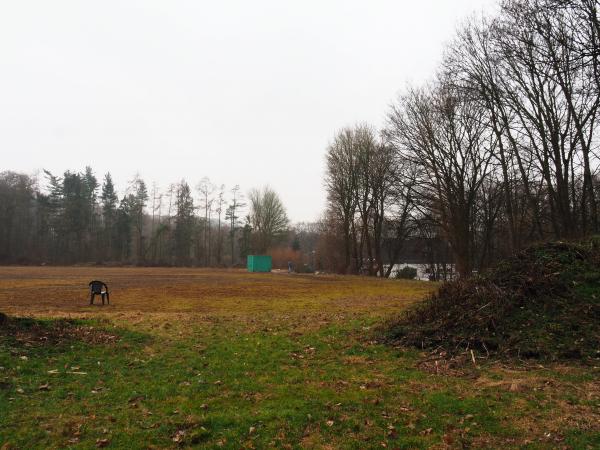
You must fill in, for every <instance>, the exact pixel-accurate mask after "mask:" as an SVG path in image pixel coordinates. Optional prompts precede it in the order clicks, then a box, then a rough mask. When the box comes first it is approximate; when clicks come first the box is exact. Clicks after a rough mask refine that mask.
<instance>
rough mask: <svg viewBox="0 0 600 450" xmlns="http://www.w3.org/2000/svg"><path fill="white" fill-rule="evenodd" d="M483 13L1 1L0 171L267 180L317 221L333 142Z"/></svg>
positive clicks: (465, 2) (120, 181)
mask: <svg viewBox="0 0 600 450" xmlns="http://www.w3.org/2000/svg"><path fill="white" fill-rule="evenodd" d="M495 4H496V1H495V0H418V1H412V0H396V1H393V0H389V1H384V0H371V1H352V0H335V1H333V0H331V1H329V0H320V1H307V0H303V1H283V0H253V1H249V0H239V1H228V0H223V1H211V2H208V1H174V0H168V1H167V0H164V1H149V0H139V1H122V0H118V1H106V0H103V1H93V2H92V1H81V0H74V1H61V0H56V1H47V0H41V1H26V0H0V152H1V155H2V163H1V166H0V170H16V171H23V172H27V173H35V172H36V171H39V170H41V169H42V168H44V169H48V170H50V171H52V172H55V173H57V174H60V173H62V172H63V171H64V170H66V169H73V170H83V168H84V167H85V166H86V165H90V166H92V168H93V169H94V170H95V172H96V174H97V175H98V178H101V177H102V175H103V174H104V173H105V172H106V171H109V170H110V172H111V173H112V175H113V178H114V179H115V181H116V183H117V186H118V188H119V189H120V191H121V192H122V191H123V189H124V187H125V185H126V183H127V181H128V180H130V179H131V178H133V176H134V175H135V173H136V172H139V173H140V175H141V176H142V177H143V178H144V179H145V180H146V181H147V183H148V184H149V185H151V183H152V181H156V182H158V183H159V185H160V186H161V187H163V188H166V186H167V185H168V184H169V183H171V182H176V181H178V180H180V179H181V178H185V179H186V180H187V181H188V182H189V183H190V185H192V186H195V185H196V184H197V183H198V181H199V180H200V179H201V178H202V177H203V176H209V177H210V178H211V180H212V181H213V182H215V183H218V184H221V183H225V184H226V185H227V186H228V187H231V186H233V185H234V184H239V185H240V186H241V187H242V189H243V190H244V191H247V190H248V189H249V188H251V187H254V186H260V185H263V184H265V183H268V184H270V185H271V186H272V187H273V188H274V189H276V190H277V191H278V192H279V194H280V195H281V197H282V199H283V201H284V203H285V205H286V207H287V209H288V213H289V215H290V218H291V219H292V220H294V221H300V220H315V219H316V218H317V217H318V216H319V215H320V213H321V211H322V209H323V207H324V203H325V193H324V190H323V186H322V177H323V170H324V152H325V149H326V146H327V144H328V142H329V140H330V139H331V137H332V136H333V134H334V132H335V131H336V130H338V129H340V128H341V127H343V126H346V125H352V124H354V123H356V122H362V121H367V122H370V123H372V124H373V125H375V126H378V127H379V126H381V125H382V124H383V121H384V116H385V113H386V111H387V107H388V105H389V104H390V102H391V101H392V100H393V99H394V98H395V97H396V95H397V93H398V92H399V91H400V90H401V89H402V88H403V87H404V86H406V85H407V83H412V84H418V83H421V82H423V81H426V80H427V79H429V78H430V77H431V76H432V74H433V73H434V71H435V69H436V66H437V64H438V63H439V61H440V59H441V56H442V51H443V44H444V42H447V41H448V40H450V39H451V38H452V37H453V34H454V31H455V30H456V27H457V25H458V24H459V23H460V21H462V20H464V19H465V18H466V17H468V16H469V15H471V14H473V13H481V12H482V11H490V10H493V8H494V5H495Z"/></svg>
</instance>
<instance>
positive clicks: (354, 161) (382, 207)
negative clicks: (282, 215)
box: [323, 0, 600, 277]
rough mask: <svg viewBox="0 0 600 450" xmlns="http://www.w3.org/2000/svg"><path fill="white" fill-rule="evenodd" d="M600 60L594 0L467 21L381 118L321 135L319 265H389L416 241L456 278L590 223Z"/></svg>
mask: <svg viewBox="0 0 600 450" xmlns="http://www.w3.org/2000/svg"><path fill="white" fill-rule="evenodd" d="M599 70H600V22H599V20H598V2H597V1H596V0H508V1H504V2H502V8H501V12H500V14H499V15H498V16H496V17H493V18H481V19H472V20H470V21H468V22H467V23H465V24H464V25H463V26H462V28H461V29H460V30H459V31H458V33H457V35H456V37H455V39H454V40H453V41H452V42H451V43H450V44H449V45H448V47H447V49H446V51H445V53H444V58H443V63H442V64H441V66H440V67H439V70H438V71H437V74H436V75H435V77H434V79H433V80H432V81H431V82H429V83H426V84H424V85H422V86H415V87H410V88H407V89H405V90H404V92H403V93H402V94H401V95H399V97H398V98H397V100H396V101H395V102H394V103H393V105H392V106H391V107H390V109H389V111H388V112H387V123H386V125H385V127H384V128H383V129H382V130H376V129H374V128H373V127H371V126H370V125H368V124H359V125H357V126H354V127H349V128H346V129H343V130H341V131H339V132H338V133H337V134H336V135H335V137H334V139H333V140H332V142H331V144H330V146H329V148H328V150H327V176H326V186H327V191H328V199H329V208H328V211H327V215H326V219H325V220H324V225H325V227H324V233H325V237H326V238H325V239H324V242H323V246H324V248H326V249H328V252H327V254H328V255H329V258H330V260H331V261H330V263H329V264H330V265H331V266H335V267H337V268H338V270H339V271H342V272H350V273H356V272H359V271H363V272H365V271H366V272H368V273H370V274H372V275H375V274H377V273H379V274H383V275H386V270H385V268H386V264H385V263H386V262H389V261H398V262H400V261H402V260H403V251H404V249H405V248H406V244H407V243H409V242H414V241H415V240H417V241H418V242H421V243H423V245H422V251H423V258H424V260H426V261H428V262H430V264H431V267H432V270H433V272H434V275H435V277H443V276H442V271H443V270H444V269H445V266H446V263H452V264H451V266H452V267H454V268H455V269H456V271H457V272H458V274H459V275H461V276H465V275H470V274H471V273H472V272H473V271H474V270H480V269H483V268H485V267H487V266H489V265H490V264H491V263H493V262H494V261H496V260H498V259H499V258H501V257H504V256H507V255H509V254H512V253H514V252H515V251H518V250H519V249H521V248H523V246H525V245H527V244H530V243H531V242H536V241H543V240H547V239H569V238H577V237H581V236H585V235H590V234H593V233H598V231H599V208H600V176H599V173H598V168H599V165H598V162H599V159H598V158H599V154H598V150H599V148H598V118H599V117H598V107H599V105H600V73H599ZM427 243H429V244H427ZM440 263H441V265H440ZM440 266H441V267H442V268H440ZM436 270H437V273H436ZM444 273H445V272H444Z"/></svg>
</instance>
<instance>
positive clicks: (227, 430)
mask: <svg viewBox="0 0 600 450" xmlns="http://www.w3.org/2000/svg"><path fill="white" fill-rule="evenodd" d="M92 279H100V280H103V281H105V282H106V283H107V284H108V285H109V287H110V292H111V305H110V306H104V307H102V306H100V305H98V304H96V305H94V306H90V305H89V304H88V302H89V298H88V291H87V283H88V282H89V281H90V280H92ZM432 288H434V285H433V284H430V283H426V282H408V281H397V280H377V279H366V278H359V277H340V276H312V275H302V276H300V275H288V274H287V273H280V274H279V273H274V274H268V275H266V274H248V273H245V272H244V271H227V270H218V271H217V270H200V269H167V268H148V269H146V268H143V269H142V268H95V267H73V268H71V267H69V268H55V267H4V268H0V311H2V312H4V313H6V314H8V315H9V316H10V317H11V318H10V320H9V322H8V325H4V328H3V326H2V325H0V448H3V449H4V448H13V447H14V448H64V447H72V448H90V447H110V448H176V447H186V448H187V447H203V448H235V449H239V448H327V449H331V448H357V449H363V448H466V447H474V448H498V447H505V448H522V447H528V448H598V446H600V386H599V383H598V379H599V370H598V368H594V367H578V366H565V365H560V366H558V365H553V366H549V367H546V366H542V365H539V364H535V363H528V364H527V365H526V366H512V365H506V364H498V363H493V364H492V363H487V362H486V360H485V358H484V357H483V355H475V357H476V365H474V364H472V362H467V363H466V364H465V365H464V366H459V367H449V366H446V365H444V364H443V362H441V361H438V360H435V359H431V358H429V357H428V356H427V355H424V354H420V353H419V352H418V351H416V350H411V349H396V348H390V347H387V346H385V345H382V344H379V343H378V342H377V340H376V333H375V332H374V330H376V328H377V325H378V324H380V323H381V322H382V321H384V320H385V319H386V318H387V317H390V316H392V315H394V314H396V313H398V312H400V311H402V310H403V309H404V308H406V307H407V306H408V305H410V304H411V303H412V302H415V301H418V300H419V299H421V298H423V297H424V296H425V295H426V293H427V292H429V290H430V289H432ZM96 302H97V303H98V302H99V298H98V297H97V298H96ZM18 318H28V319H18ZM63 319H68V320H67V321H65V320H63ZM3 446H4V447H3Z"/></svg>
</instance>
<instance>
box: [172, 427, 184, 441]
mask: <svg viewBox="0 0 600 450" xmlns="http://www.w3.org/2000/svg"><path fill="white" fill-rule="evenodd" d="M184 438H185V430H177V432H176V433H175V434H174V435H173V438H172V440H173V442H176V443H180V442H182V441H183V439H184Z"/></svg>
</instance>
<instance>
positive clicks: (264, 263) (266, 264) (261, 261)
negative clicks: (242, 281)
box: [248, 255, 273, 272]
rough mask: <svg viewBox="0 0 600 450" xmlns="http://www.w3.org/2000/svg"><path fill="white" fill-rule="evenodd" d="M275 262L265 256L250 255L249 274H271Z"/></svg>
mask: <svg viewBox="0 0 600 450" xmlns="http://www.w3.org/2000/svg"><path fill="white" fill-rule="evenodd" d="M272 268H273V260H272V259H271V257H270V256H265V255H248V272H270V271H271V269H272Z"/></svg>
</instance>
